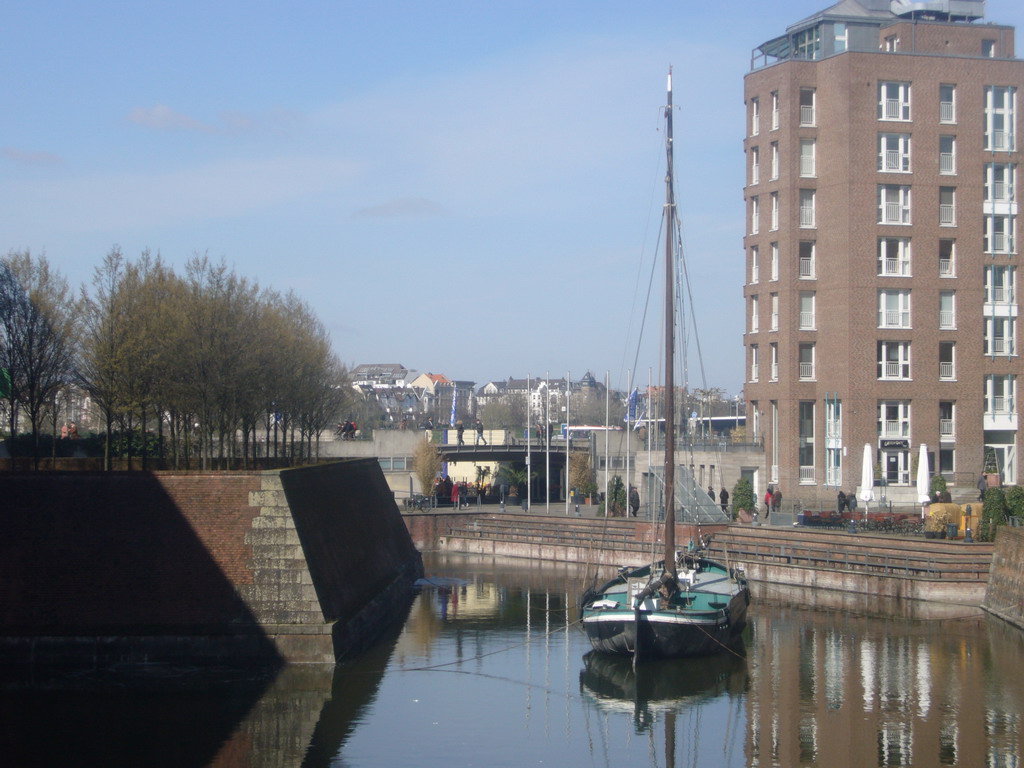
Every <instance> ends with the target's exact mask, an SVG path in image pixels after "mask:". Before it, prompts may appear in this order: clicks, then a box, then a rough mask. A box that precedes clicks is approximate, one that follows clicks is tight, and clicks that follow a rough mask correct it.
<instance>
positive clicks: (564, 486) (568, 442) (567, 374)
mask: <svg viewBox="0 0 1024 768" xmlns="http://www.w3.org/2000/svg"><path fill="white" fill-rule="evenodd" d="M570 381H572V373H571V372H570V371H566V372H565V480H564V481H563V482H562V494H563V495H564V496H565V516H566V517H568V516H569V449H570V448H571V447H572V441H571V440H569V390H570V389H572V387H571V386H570V385H569V382H570Z"/></svg>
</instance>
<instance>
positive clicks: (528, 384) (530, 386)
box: [526, 374, 533, 511]
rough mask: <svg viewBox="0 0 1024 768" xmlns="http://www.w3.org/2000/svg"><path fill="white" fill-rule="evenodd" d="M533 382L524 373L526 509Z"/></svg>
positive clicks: (530, 489)
mask: <svg viewBox="0 0 1024 768" xmlns="http://www.w3.org/2000/svg"><path fill="white" fill-rule="evenodd" d="M532 411H533V384H532V381H531V379H530V374H526V510H527V511H530V510H531V509H532V508H533V483H532V482H530V419H531V418H533V413H532Z"/></svg>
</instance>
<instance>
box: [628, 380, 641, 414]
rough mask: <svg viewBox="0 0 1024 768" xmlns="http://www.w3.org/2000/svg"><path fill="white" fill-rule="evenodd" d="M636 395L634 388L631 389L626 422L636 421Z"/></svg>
mask: <svg viewBox="0 0 1024 768" xmlns="http://www.w3.org/2000/svg"><path fill="white" fill-rule="evenodd" d="M638 394H639V393H638V392H637V389H636V387H633V391H632V392H630V393H629V406H628V408H627V409H626V420H627V421H636V399H637V395H638Z"/></svg>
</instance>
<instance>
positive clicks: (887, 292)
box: [878, 288, 910, 328]
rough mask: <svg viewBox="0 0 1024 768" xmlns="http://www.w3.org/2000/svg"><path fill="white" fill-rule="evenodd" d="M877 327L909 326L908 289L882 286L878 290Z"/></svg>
mask: <svg viewBox="0 0 1024 768" xmlns="http://www.w3.org/2000/svg"><path fill="white" fill-rule="evenodd" d="M878 327H879V328H910V291H909V290H893V289H892V288H883V289H882V290H880V291H879V292H878Z"/></svg>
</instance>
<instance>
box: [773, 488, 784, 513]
mask: <svg viewBox="0 0 1024 768" xmlns="http://www.w3.org/2000/svg"><path fill="white" fill-rule="evenodd" d="M781 506H782V491H780V490H779V489H778V488H776V489H775V490H774V491H772V512H778V511H779V507H781Z"/></svg>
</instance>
